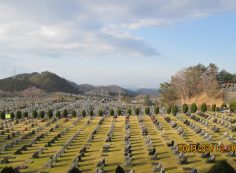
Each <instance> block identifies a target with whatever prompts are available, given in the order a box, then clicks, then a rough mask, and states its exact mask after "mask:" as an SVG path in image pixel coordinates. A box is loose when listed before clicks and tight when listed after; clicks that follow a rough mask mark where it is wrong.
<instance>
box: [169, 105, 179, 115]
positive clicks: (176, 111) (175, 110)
mask: <svg viewBox="0 0 236 173" xmlns="http://www.w3.org/2000/svg"><path fill="white" fill-rule="evenodd" d="M171 112H172V114H173V115H176V114H177V113H178V112H179V109H178V107H177V106H176V105H175V106H173V108H172V110H171Z"/></svg>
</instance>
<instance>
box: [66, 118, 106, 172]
mask: <svg viewBox="0 0 236 173" xmlns="http://www.w3.org/2000/svg"><path fill="white" fill-rule="evenodd" d="M105 118H106V116H103V117H102V118H101V119H100V120H99V122H98V124H97V126H96V127H95V129H94V130H93V132H92V134H91V136H90V137H89V138H88V140H87V143H86V144H85V145H84V146H83V147H82V149H80V151H79V155H77V156H76V157H75V158H74V160H73V161H72V165H71V166H70V169H69V170H68V172H70V171H71V170H74V169H75V168H77V169H78V164H79V162H82V161H83V157H84V156H85V153H86V152H87V145H88V144H89V143H91V142H92V140H93V139H94V136H95V135H96V134H97V133H98V130H99V129H100V127H101V125H102V124H103V122H104V120H105ZM92 119H93V118H92V117H90V120H88V121H87V125H89V124H90V123H91V121H92ZM104 165H105V159H104ZM101 170H102V169H101Z"/></svg>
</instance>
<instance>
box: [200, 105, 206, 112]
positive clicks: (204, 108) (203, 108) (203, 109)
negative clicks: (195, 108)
mask: <svg viewBox="0 0 236 173" xmlns="http://www.w3.org/2000/svg"><path fill="white" fill-rule="evenodd" d="M201 111H202V112H206V111H207V105H206V103H203V104H202V105H201Z"/></svg>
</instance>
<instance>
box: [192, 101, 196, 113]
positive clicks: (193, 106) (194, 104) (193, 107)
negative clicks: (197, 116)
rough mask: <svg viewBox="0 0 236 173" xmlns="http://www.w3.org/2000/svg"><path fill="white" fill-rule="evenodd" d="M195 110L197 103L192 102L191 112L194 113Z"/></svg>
mask: <svg viewBox="0 0 236 173" xmlns="http://www.w3.org/2000/svg"><path fill="white" fill-rule="evenodd" d="M196 111H197V105H196V103H193V104H192V105H191V112H192V113H195V112H196Z"/></svg>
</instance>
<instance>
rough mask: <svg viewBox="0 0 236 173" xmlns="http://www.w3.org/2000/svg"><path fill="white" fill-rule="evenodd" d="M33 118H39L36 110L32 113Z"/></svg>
mask: <svg viewBox="0 0 236 173" xmlns="http://www.w3.org/2000/svg"><path fill="white" fill-rule="evenodd" d="M32 117H33V118H37V117H38V112H37V111H36V110H34V111H33V112H32Z"/></svg>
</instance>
